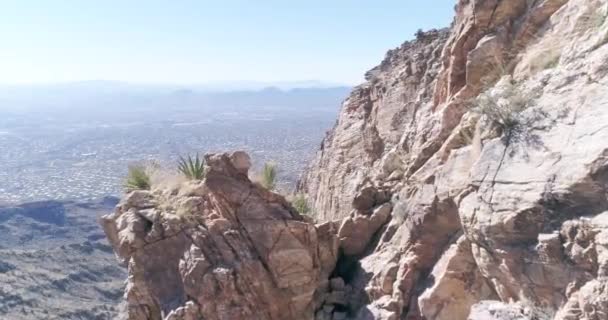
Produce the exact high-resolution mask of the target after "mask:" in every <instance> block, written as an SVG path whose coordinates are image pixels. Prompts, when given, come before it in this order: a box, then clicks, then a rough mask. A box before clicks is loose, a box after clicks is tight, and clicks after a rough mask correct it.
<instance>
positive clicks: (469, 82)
mask: <svg viewBox="0 0 608 320" xmlns="http://www.w3.org/2000/svg"><path fill="white" fill-rule="evenodd" d="M607 17H608V0H542V1H527V0H478V1H470V0H459V1H458V3H457V5H456V17H455V19H454V22H453V24H452V26H451V28H450V29H443V30H431V31H428V32H426V33H420V34H418V35H417V39H416V40H414V41H411V42H406V43H404V44H403V45H402V46H401V47H399V48H397V49H394V50H391V51H389V53H388V54H387V56H386V58H385V59H384V61H383V62H382V63H381V64H380V65H379V66H378V67H376V68H374V69H372V70H371V71H369V72H368V73H367V74H366V79H367V82H366V83H365V84H363V85H361V86H359V87H357V88H356V89H355V90H354V91H353V93H352V94H351V96H350V97H349V98H348V99H347V100H346V101H345V102H344V104H343V106H342V110H341V113H340V116H339V119H338V122H337V124H336V126H335V127H334V128H333V130H332V131H331V132H329V133H328V135H327V137H326V138H325V139H324V140H323V143H322V145H321V149H320V150H319V152H318V154H317V157H316V159H315V160H314V161H313V163H312V165H311V168H310V170H309V171H308V172H307V173H306V174H305V176H304V177H303V179H302V181H301V183H300V185H299V190H300V191H302V192H306V193H307V194H308V196H309V198H310V200H311V205H312V207H313V211H314V212H315V213H316V214H317V218H318V219H319V220H320V221H321V222H323V223H321V224H319V225H316V226H315V225H313V224H311V223H309V222H308V221H309V220H308V219H304V218H302V217H300V216H299V215H298V214H297V213H295V211H294V210H293V209H292V208H291V207H290V205H289V204H288V203H287V202H286V201H285V200H284V199H283V198H282V197H281V196H278V195H276V194H273V193H270V192H268V191H265V190H263V189H261V188H259V187H258V186H256V185H254V184H252V183H251V182H250V181H249V180H248V179H247V177H246V173H247V168H248V164H249V161H248V160H247V159H246V155H244V154H242V153H238V154H232V155H211V156H209V157H208V159H207V160H208V165H209V174H208V175H207V177H206V179H205V180H204V181H202V182H200V183H190V184H189V185H185V186H182V187H181V188H180V189H178V190H159V191H155V192H134V193H131V194H130V195H129V196H128V197H126V198H125V199H124V200H123V201H122V203H121V205H120V206H119V207H118V209H117V211H116V212H115V213H114V214H112V215H110V216H107V217H105V218H104V220H103V224H104V228H105V230H106V233H107V235H108V237H109V239H110V242H111V244H112V245H113V247H114V249H115V251H116V252H117V253H118V255H119V257H120V258H121V259H122V260H123V262H125V263H126V264H128V266H129V274H130V278H129V284H128V287H127V301H128V305H129V316H130V318H131V319H318V320H336V319H358V320H367V319H385V320H398V319H407V320H422V319H427V320H465V319H471V320H478V319H497V320H498V319H500V320H507V319H554V320H571V319H572V320H573V319H583V320H600V319H608V302H607V300H606V299H607V298H606V297H607V288H608V221H607V220H608V219H607V215H608V213H607V212H608V198H607V195H608V125H607V124H608V90H607V89H608V79H606V78H607V74H608V67H606V66H607V65H608V19H607ZM484 104H485V106H486V107H487V106H488V105H496V106H498V109H495V112H494V113H492V112H488V109H487V108H483V107H484ZM484 110H485V111H484ZM496 110H499V111H496ZM504 110H512V111H510V113H509V114H508V115H507V117H504V113H501V112H502V111H504ZM497 114H498V116H497Z"/></svg>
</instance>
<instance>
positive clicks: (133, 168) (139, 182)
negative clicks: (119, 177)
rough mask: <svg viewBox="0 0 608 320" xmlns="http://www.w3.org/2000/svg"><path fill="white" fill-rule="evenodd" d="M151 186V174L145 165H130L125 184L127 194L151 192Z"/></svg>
mask: <svg viewBox="0 0 608 320" xmlns="http://www.w3.org/2000/svg"><path fill="white" fill-rule="evenodd" d="M150 185H151V183H150V174H149V172H148V169H147V167H146V166H145V165H143V164H132V165H129V171H128V173H127V178H126V180H125V183H124V188H125V190H126V191H127V192H129V191H134V190H149V189H150Z"/></svg>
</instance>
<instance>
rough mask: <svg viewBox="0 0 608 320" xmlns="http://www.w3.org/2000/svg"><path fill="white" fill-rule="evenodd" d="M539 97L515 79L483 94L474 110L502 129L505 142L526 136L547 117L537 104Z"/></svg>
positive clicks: (475, 104)
mask: <svg viewBox="0 0 608 320" xmlns="http://www.w3.org/2000/svg"><path fill="white" fill-rule="evenodd" d="M535 101H536V98H535V96H534V95H533V94H531V93H529V92H526V91H525V90H523V89H522V88H521V87H520V86H519V85H517V84H516V83H514V82H512V81H504V82H501V83H500V84H499V86H498V87H497V88H494V89H491V90H488V91H486V92H484V93H482V94H480V95H479V96H478V97H477V99H475V102H474V108H473V112H476V113H478V114H480V115H481V116H482V117H485V119H486V120H487V121H489V122H490V123H491V124H492V125H493V126H495V127H496V128H498V129H499V132H500V133H501V134H502V136H503V140H504V141H505V142H506V143H510V142H513V141H517V140H522V139H526V137H527V136H528V133H529V131H530V130H531V129H532V128H533V127H534V125H535V123H536V122H538V121H540V120H542V119H543V118H545V117H547V115H546V113H544V112H543V111H541V110H540V109H538V108H534V107H535V106H536V104H535Z"/></svg>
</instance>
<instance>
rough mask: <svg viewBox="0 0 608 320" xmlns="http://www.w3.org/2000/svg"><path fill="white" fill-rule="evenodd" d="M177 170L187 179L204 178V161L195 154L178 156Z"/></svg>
mask: <svg viewBox="0 0 608 320" xmlns="http://www.w3.org/2000/svg"><path fill="white" fill-rule="evenodd" d="M177 170H178V171H179V172H180V173H181V174H183V175H184V176H185V177H186V178H188V179H189V180H202V179H203V178H205V161H204V160H203V159H201V158H200V157H199V155H198V154H196V155H195V156H194V157H193V156H192V155H188V156H186V157H184V156H180V157H179V161H178V164H177Z"/></svg>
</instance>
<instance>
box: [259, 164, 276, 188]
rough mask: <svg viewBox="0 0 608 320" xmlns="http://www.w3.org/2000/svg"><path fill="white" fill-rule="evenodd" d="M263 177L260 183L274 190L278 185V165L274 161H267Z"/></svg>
mask: <svg viewBox="0 0 608 320" xmlns="http://www.w3.org/2000/svg"><path fill="white" fill-rule="evenodd" d="M261 178H262V179H261V181H260V183H261V184H262V186H263V187H264V188H266V189H268V190H274V188H275V187H276V179H277V166H276V165H275V164H274V163H272V162H267V163H265V164H264V169H263V170H262V177H261Z"/></svg>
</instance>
